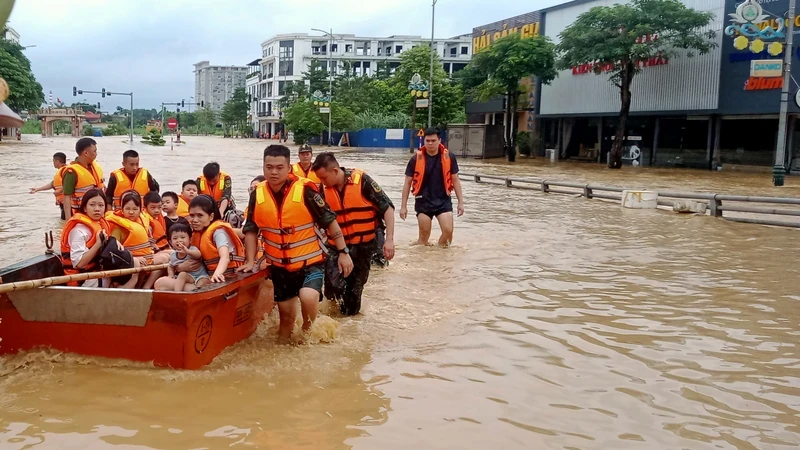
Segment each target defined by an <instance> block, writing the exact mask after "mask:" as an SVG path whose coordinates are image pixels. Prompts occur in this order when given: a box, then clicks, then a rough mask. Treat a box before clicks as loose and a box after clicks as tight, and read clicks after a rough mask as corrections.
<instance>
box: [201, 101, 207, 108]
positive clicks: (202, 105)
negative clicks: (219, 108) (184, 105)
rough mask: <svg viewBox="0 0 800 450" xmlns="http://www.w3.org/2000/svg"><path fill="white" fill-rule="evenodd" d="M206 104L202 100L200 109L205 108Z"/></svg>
mask: <svg viewBox="0 0 800 450" xmlns="http://www.w3.org/2000/svg"><path fill="white" fill-rule="evenodd" d="M205 103H206V102H204V101H203V100H200V107H201V108H203V107H205Z"/></svg>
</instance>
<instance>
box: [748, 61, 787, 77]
mask: <svg viewBox="0 0 800 450" xmlns="http://www.w3.org/2000/svg"><path fill="white" fill-rule="evenodd" d="M781 75H783V61H781V60H780V59H767V60H763V61H751V62H750V76H751V77H763V78H770V77H779V76H781Z"/></svg>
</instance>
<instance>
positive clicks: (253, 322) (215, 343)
mask: <svg viewBox="0 0 800 450" xmlns="http://www.w3.org/2000/svg"><path fill="white" fill-rule="evenodd" d="M47 264H52V263H51V262H50V261H44V262H43V263H40V265H47ZM20 266H22V267H25V268H26V269H27V271H28V272H31V269H32V267H31V266H30V265H24V264H21V265H20ZM266 273H267V272H266V271H261V272H258V273H254V274H248V275H242V274H239V275H236V277H234V278H232V279H231V280H230V281H228V282H226V283H224V284H213V285H209V286H206V287H204V288H200V289H197V290H196V291H194V292H191V293H180V292H161V291H152V290H129V289H98V288H80V287H61V286H58V287H48V288H38V289H28V290H22V291H17V292H10V293H8V294H0V338H2V341H0V354H11V353H18V352H20V351H27V350H32V349H36V348H52V349H55V350H60V351H64V352H72V353H78V354H82V355H92V356H103V357H108V358H123V359H128V360H133V361H143V362H151V361H152V363H153V364H154V365H156V366H162V367H172V368H176V369H198V368H200V367H203V366H205V365H207V364H208V363H210V362H211V361H212V360H213V359H214V357H216V356H217V355H219V354H220V353H221V352H222V351H223V350H224V349H225V348H227V347H229V346H231V345H233V344H235V343H237V342H239V341H241V340H243V339H246V338H248V337H249V336H250V335H252V334H253V332H254V331H255V330H256V328H257V327H258V324H259V323H260V322H261V321H262V320H263V318H264V316H265V315H266V314H268V313H269V312H271V310H272V308H273V307H274V300H273V292H272V284H271V282H269V281H268V280H265V275H266ZM3 278H4V280H3V281H10V280H7V279H5V278H7V277H6V274H4V275H3Z"/></svg>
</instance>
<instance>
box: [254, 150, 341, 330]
mask: <svg viewBox="0 0 800 450" xmlns="http://www.w3.org/2000/svg"><path fill="white" fill-rule="evenodd" d="M290 155H291V152H290V151H289V149H288V148H287V147H286V146H283V145H270V146H269V147H267V148H266V149H265V150H264V176H265V177H266V178H267V181H266V182H265V183H261V184H259V185H258V188H257V189H256V190H255V191H254V192H253V193H252V194H251V195H250V204H249V205H248V208H247V219H246V221H245V225H244V228H243V231H244V234H245V250H246V252H247V260H246V261H245V263H244V265H243V266H242V267H241V268H240V269H239V270H240V271H243V272H252V271H253V270H254V268H255V267H256V252H257V251H258V248H259V247H258V238H259V235H260V236H261V238H262V239H263V241H264V252H265V257H266V259H267V261H268V262H269V263H270V264H272V266H271V268H270V273H271V278H272V283H273V285H274V287H275V288H274V289H275V302H276V303H277V304H278V311H279V313H280V328H279V336H280V337H281V338H282V339H288V338H289V337H290V336H291V334H292V330H293V328H294V323H295V318H296V317H297V298H298V297H299V298H300V308H301V312H302V315H303V330H308V329H309V327H311V324H312V323H313V322H314V320H315V319H316V318H317V309H318V308H319V300H320V298H321V296H322V281H323V280H322V279H323V272H324V262H325V249H324V248H323V245H324V244H323V243H322V241H321V233H320V228H324V229H327V231H328V236H329V237H330V238H331V239H332V240H333V241H334V243H335V247H334V248H335V250H336V251H337V252H338V253H339V270H340V271H341V273H342V274H343V275H344V276H345V277H347V276H349V275H350V272H351V271H352V270H353V261H352V260H351V259H350V255H349V253H350V250H349V249H348V248H347V244H346V243H345V240H344V236H343V235H342V230H341V228H339V224H338V223H337V222H336V213H334V212H333V211H332V210H331V208H330V206H328V204H327V203H325V199H324V198H323V197H322V195H320V193H319V191H318V188H317V186H316V185H315V184H314V183H312V182H311V181H309V180H308V179H306V178H298V177H296V176H295V175H293V174H291V173H290V171H291V165H290V162H289V158H290ZM255 270H257V268H256V269H255Z"/></svg>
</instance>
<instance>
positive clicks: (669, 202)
mask: <svg viewBox="0 0 800 450" xmlns="http://www.w3.org/2000/svg"><path fill="white" fill-rule="evenodd" d="M459 177H460V179H461V180H472V181H475V182H476V183H486V184H495V185H504V186H506V187H510V188H514V189H525V190H533V191H541V192H543V193H555V194H568V195H575V196H577V195H580V196H581V197H584V198H587V199H591V198H599V199H604V200H615V201H622V191H626V190H645V189H641V188H639V189H631V188H621V187H616V186H603V185H599V184H591V183H585V184H582V183H570V182H564V181H552V180H545V179H538V178H519V177H504V176H500V175H486V174H481V173H464V172H461V173H459ZM484 180H490V181H488V182H487V181H484ZM498 181H500V183H498ZM515 183H516V184H515ZM648 190H649V189H648ZM653 192H656V193H657V194H658V205H659V206H669V207H672V206H674V205H675V203H676V201H675V200H695V201H700V202H706V203H707V206H706V211H705V212H704V213H707V214H710V215H711V216H713V217H722V218H724V219H727V220H731V221H735V222H744V223H754V224H761V225H774V226H781V227H793V228H800V219H798V220H793V221H788V220H770V219H764V218H761V217H741V216H730V215H724V214H723V213H724V212H732V213H745V214H751V215H752V214H757V215H761V216H763V215H767V216H784V217H786V216H789V217H799V218H800V208H798V209H785V208H784V209H776V208H770V207H764V205H761V206H749V204H754V203H755V204H759V203H761V204H765V205H796V206H800V198H795V197H759V196H745V195H730V194H714V193H708V192H680V191H653ZM723 202H725V203H724V204H723Z"/></svg>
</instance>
